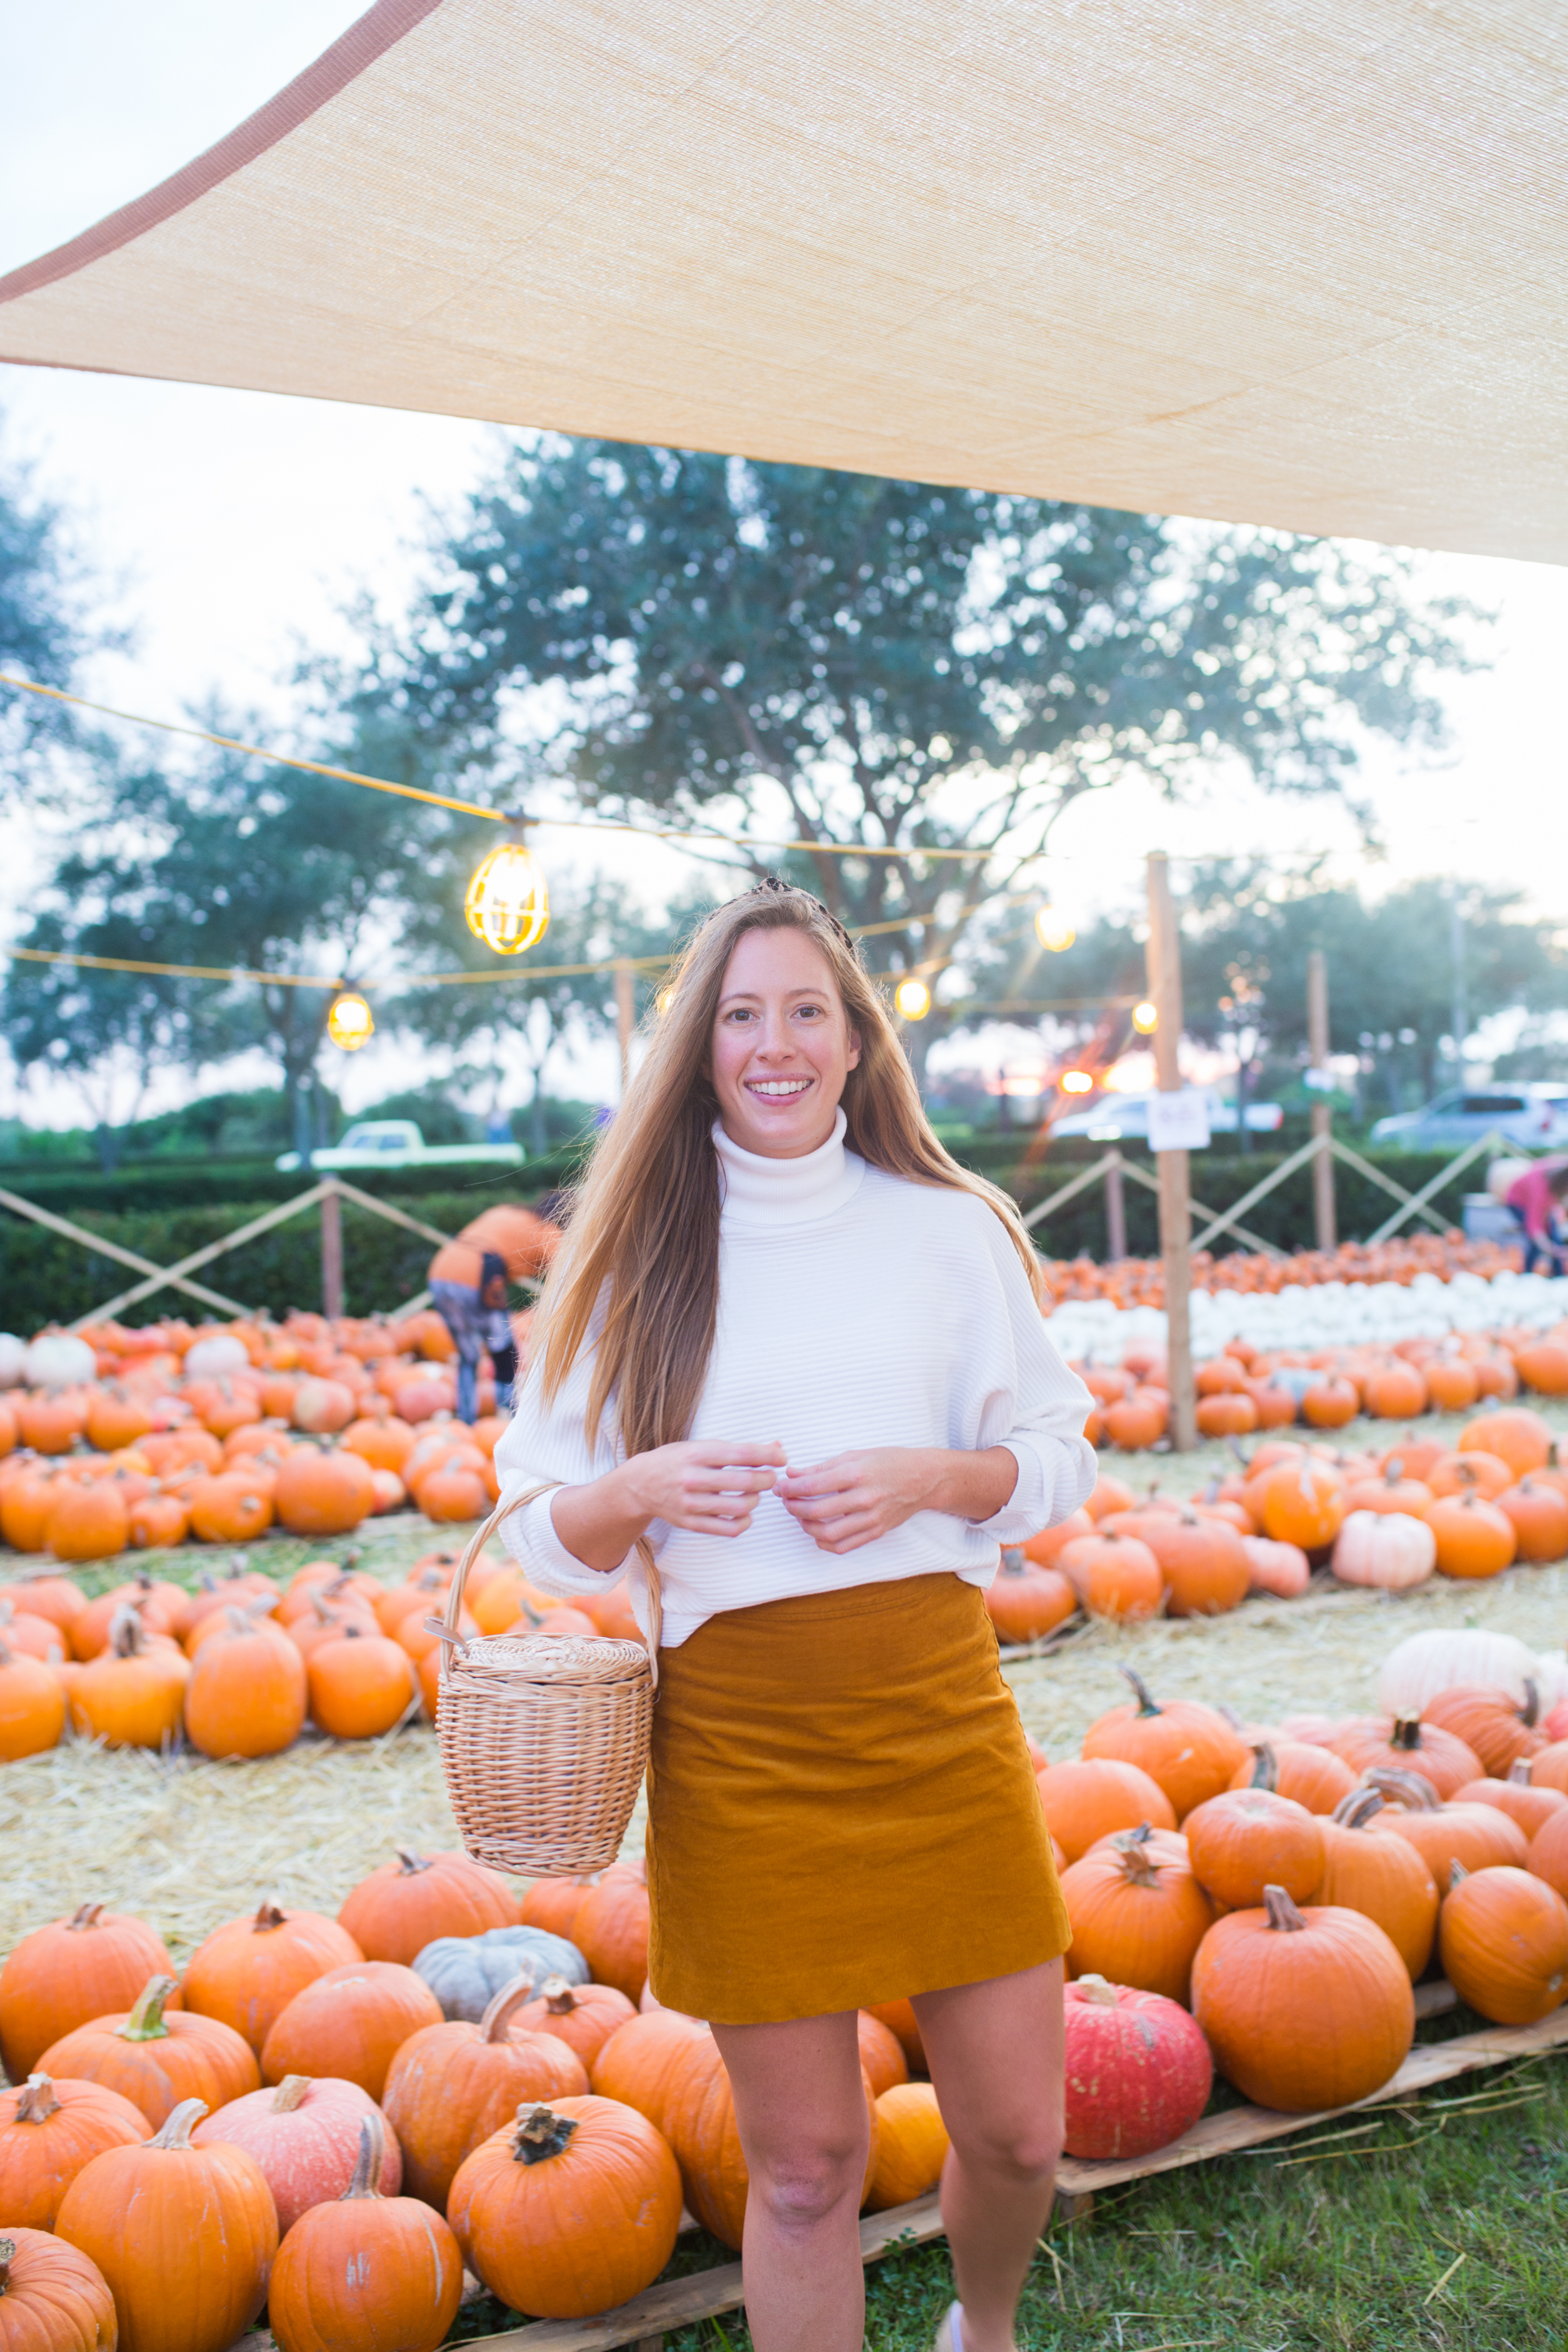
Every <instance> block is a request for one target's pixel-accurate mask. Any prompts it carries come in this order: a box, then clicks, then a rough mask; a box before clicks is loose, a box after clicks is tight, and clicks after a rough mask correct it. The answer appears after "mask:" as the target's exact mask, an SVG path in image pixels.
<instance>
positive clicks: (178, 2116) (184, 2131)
mask: <svg viewBox="0 0 1568 2352" xmlns="http://www.w3.org/2000/svg"><path fill="white" fill-rule="evenodd" d="M206 2111H207V2103H206V2101H205V2099H182V2100H181V2101H180V2104H179V2105H178V2106H177V2107H176V2108H175V2109H174V2114H173V2115H172V2116H170V2117H169V2120H168V2122H167V2123H166V2124H165V2125H164V2126H163V2130H162V2131H156V2132H154V2133H153V2137H152V2138H151V2139H150V2140H148V2141H147V2143H146V2145H147V2147H190V2144H191V2126H192V2125H193V2124H194V2123H195V2121H196V2120H197V2118H198V2117H199V2116H205V2113H206Z"/></svg>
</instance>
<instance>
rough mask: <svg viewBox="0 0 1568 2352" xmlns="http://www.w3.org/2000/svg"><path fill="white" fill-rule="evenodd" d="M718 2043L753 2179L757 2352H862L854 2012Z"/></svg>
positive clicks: (751, 2264)
mask: <svg viewBox="0 0 1568 2352" xmlns="http://www.w3.org/2000/svg"><path fill="white" fill-rule="evenodd" d="M713 2034H714V2039H715V2040H716V2041H717V2042H718V2044H719V2047H720V2049H721V2052H722V2053H723V2057H724V2063H725V2065H726V2066H727V2067H728V2068H729V2070H730V2081H731V2084H732V2085H733V2087H734V2093H735V2119H736V2122H737V2123H738V2125H739V2126H740V2133H741V2146H742V2149H743V2150H744V2152H745V2158H746V2169H747V2171H748V2173H749V2174H750V2175H751V2190H750V2193H749V2195H748V2197H747V2200H746V2227H745V2233H744V2242H743V2243H742V2250H741V2259H742V2263H743V2265H744V2269H745V2279H746V2323H747V2326H749V2327H750V2329H751V2333H752V2343H753V2345H754V2346H755V2347H756V2352H860V2346H861V2342H862V2339H863V2337H864V2336H865V2330H866V2279H865V2273H864V2271H863V2270H862V2268H861V2264H860V2231H859V2225H858V2217H859V2211H860V2193H861V2189H862V2187H863V2184H864V2181H865V2177H866V2159H867V2156H868V2151H869V2147H870V2122H869V2118H868V2115H867V2112H866V2095H865V2092H864V2090H863V2089H862V2087H861V2080H860V2055H859V2048H858V2041H857V2036H856V2025H855V2011H853V2010H852V2009H851V2010H844V2011H840V2012H839V2013H838V2014H837V2015H836V2016H832V2017H807V2018H799V2019H796V2020H795V2021H792V2022H791V2023H789V2024H786V2025H716V2026H715V2027H714V2028H713Z"/></svg>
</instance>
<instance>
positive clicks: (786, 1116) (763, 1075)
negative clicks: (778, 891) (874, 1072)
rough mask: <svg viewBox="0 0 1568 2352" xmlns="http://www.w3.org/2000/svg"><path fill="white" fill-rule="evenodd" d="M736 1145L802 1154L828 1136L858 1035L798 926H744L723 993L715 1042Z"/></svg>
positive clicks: (769, 1156)
mask: <svg viewBox="0 0 1568 2352" xmlns="http://www.w3.org/2000/svg"><path fill="white" fill-rule="evenodd" d="M710 1055H711V1063H710V1074H711V1076H712V1081H713V1091H714V1093H715V1094H716V1095H717V1096H718V1097H719V1118H720V1121H721V1125H722V1127H723V1129H724V1132H725V1134H726V1135H727V1136H728V1137H729V1139H730V1140H731V1143H738V1144H739V1145H740V1147H741V1149H742V1151H755V1152H757V1153H759V1154H760V1155H761V1157H762V1158H763V1159H764V1160H798V1159H800V1158H801V1157H802V1155H803V1154H804V1153H805V1152H807V1151H815V1150H816V1149H817V1147H818V1146H819V1145H820V1144H824V1143H826V1141H827V1139H828V1137H829V1136H830V1135H831V1134H832V1132H833V1114H834V1112H835V1111H836V1110H837V1108H838V1098H839V1097H840V1095H842V1093H843V1092H844V1081H845V1080H846V1078H847V1076H849V1073H850V1071H851V1070H852V1069H854V1067H855V1066H856V1064H857V1063H858V1061H859V1059H860V1040H859V1038H858V1036H857V1035H856V1034H855V1032H854V1031H853V1030H852V1029H851V1028H850V1026H849V1021H848V1016H847V1013H845V1010H844V1001H843V999H842V997H841V996H840V995H839V993H838V991H837V987H836V986H835V984H834V980H833V973H832V970H831V968H830V966H829V964H828V961H827V959H826V956H825V955H824V954H823V952H822V950H821V949H820V948H819V947H817V946H816V943H815V941H813V940H810V939H808V938H807V936H806V934H805V932H804V931H802V930H797V929H795V928H794V926H793V925H792V926H790V927H789V928H787V929H779V930H774V931H746V932H744V933H743V934H742V937H741V939H740V940H738V941H737V943H736V947H735V951H734V953H733V955H732V956H731V958H730V961H729V965H728V968H727V969H726V971H725V973H724V980H723V984H722V986H721V989H720V991H719V1010H718V1012H717V1013H716V1015H715V1016H714V1022H713V1037H712V1044H711V1047H710Z"/></svg>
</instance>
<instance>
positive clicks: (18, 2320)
mask: <svg viewBox="0 0 1568 2352" xmlns="http://www.w3.org/2000/svg"><path fill="white" fill-rule="evenodd" d="M123 2341H124V2339H123V2337H122V2336H121V2330H120V2322H119V2319H118V2317H117V2316H116V2314H115V2309H114V2297H113V2296H112V2294H110V2291H109V2282H108V2280H107V2279H106V2278H105V2277H104V2275H103V2273H102V2272H101V2271H100V2269H99V2267H98V2265H97V2263H92V2262H89V2260H88V2258H87V2256H86V2255H85V2254H81V2253H79V2252H77V2250H76V2248H75V2247H74V2246H68V2245H66V2244H64V2243H63V2242H61V2240H59V2239H58V2238H57V2237H53V2236H51V2234H50V2233H49V2231H47V2230H30V2229H27V2228H26V2227H25V2226H24V2225H23V2224H22V2223H21V2222H17V2223H16V2224H15V2226H10V2225H7V2228H6V2230H5V2235H4V2237H0V2352H114V2347H115V2345H116V2344H117V2343H120V2342H123ZM128 2352H129V2347H128Z"/></svg>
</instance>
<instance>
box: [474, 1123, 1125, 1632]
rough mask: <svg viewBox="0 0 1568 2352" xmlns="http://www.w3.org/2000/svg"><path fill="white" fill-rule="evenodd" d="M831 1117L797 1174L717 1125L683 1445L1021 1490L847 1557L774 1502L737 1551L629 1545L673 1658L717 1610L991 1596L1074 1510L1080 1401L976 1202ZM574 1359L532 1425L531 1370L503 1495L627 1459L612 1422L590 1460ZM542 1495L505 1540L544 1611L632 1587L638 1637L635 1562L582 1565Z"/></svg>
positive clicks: (703, 1538)
mask: <svg viewBox="0 0 1568 2352" xmlns="http://www.w3.org/2000/svg"><path fill="white" fill-rule="evenodd" d="M844 1136H845V1118H844V1114H843V1112H842V1111H840V1112H839V1113H838V1116H837V1125H836V1128H835V1131H834V1133H833V1135H832V1137H831V1138H830V1139H829V1140H828V1141H827V1142H826V1143H825V1144H823V1145H822V1146H821V1148H820V1149H819V1150H816V1151H813V1152H810V1153H808V1154H806V1155H805V1157H804V1158H802V1159H798V1160H766V1159H763V1158H760V1157H759V1156H757V1155H756V1154H755V1153H752V1152H749V1151H742V1150H740V1148H739V1147H738V1146H737V1145H736V1144H734V1143H732V1142H731V1140H730V1139H729V1137H728V1136H727V1135H726V1134H725V1133H724V1132H723V1129H721V1128H720V1127H717V1126H716V1127H715V1129H714V1130H713V1142H714V1149H715V1150H716V1151H717V1152H718V1155H719V1162H720V1171H721V1186H722V1192H721V1202H722V1207H721V1225H720V1244H719V1313H718V1328H717V1330H716V1332H715V1335H714V1341H713V1351H712V1355H711V1358H710V1362H709V1367H708V1377H707V1381H706V1382H705V1384H704V1386H703V1390H702V1394H701V1397H700V1402H699V1403H698V1407H697V1411H696V1412H695V1414H694V1416H693V1418H692V1423H691V1435H692V1437H693V1438H727V1439H730V1440H731V1441H734V1442H736V1443H745V1442H748V1441H751V1442H755V1443H757V1444H766V1443H767V1442H769V1441H770V1440H772V1439H774V1438H776V1439H778V1440H779V1441H780V1442H781V1443H782V1444H783V1445H784V1451H785V1455H786V1458H787V1460H788V1462H789V1465H790V1467H791V1468H792V1469H793V1470H797V1471H798V1470H808V1469H811V1468H813V1467H814V1466H815V1465H817V1464H819V1463H822V1462H826V1461H828V1460H830V1459H831V1458H832V1457H833V1456H834V1455H836V1454H847V1453H849V1452H852V1451H857V1450H859V1449H861V1448H864V1447H869V1446H882V1445H900V1446H942V1447H952V1448H954V1449H962V1450H964V1451H979V1450H982V1449H984V1448H985V1447H987V1446H993V1445H1005V1446H1006V1448H1007V1449H1008V1451H1009V1452H1010V1453H1011V1454H1013V1455H1014V1457H1015V1458H1016V1462H1017V1465H1018V1478H1017V1483H1016V1486H1015V1487H1014V1489H1013V1493H1012V1495H1011V1496H1010V1497H1009V1499H1008V1500H1007V1502H1006V1503H1005V1505H1004V1506H1003V1507H1002V1509H1001V1510H1000V1511H998V1512H997V1513H996V1514H995V1516H994V1517H993V1518H989V1519H985V1520H982V1521H974V1520H969V1519H960V1518H954V1517H949V1516H948V1515H947V1514H945V1513H943V1512H939V1511H920V1512H917V1513H916V1515H915V1516H914V1517H913V1518H910V1519H907V1520H906V1521H905V1522H904V1524H903V1526H902V1527H900V1528H895V1529H894V1530H893V1531H892V1533H891V1534H890V1535H886V1536H879V1537H878V1538H875V1540H874V1541H872V1542H870V1543H868V1544H864V1545H862V1546H861V1547H860V1549H858V1550H856V1551H852V1552H847V1553H844V1554H842V1555H835V1554H833V1553H831V1552H826V1551H820V1550H818V1549H817V1547H816V1544H815V1543H814V1542H813V1541H812V1539H811V1538H810V1537H809V1536H808V1535H807V1534H806V1532H805V1528H802V1527H801V1526H800V1525H799V1523H798V1522H797V1521H796V1520H795V1519H793V1518H792V1517H790V1515H789V1513H788V1512H787V1511H786V1510H785V1508H784V1505H783V1504H782V1503H781V1502H780V1501H779V1500H778V1498H777V1496H773V1495H764V1496H762V1497H761V1498H760V1499H759V1501H758V1504H757V1507H756V1510H755V1513H754V1516H753V1517H752V1524H751V1526H750V1528H748V1529H747V1530H746V1532H745V1534H743V1535H741V1536H732V1537H730V1536H709V1535H693V1534H690V1533H689V1532H688V1531H687V1530H685V1529H683V1528H670V1527H668V1526H667V1525H666V1524H665V1523H664V1521H662V1520H658V1519H656V1520H654V1521H653V1522H652V1523H651V1525H650V1526H649V1528H648V1530H647V1535H648V1539H649V1541H650V1543H651V1544H652V1547H653V1549H654V1553H655V1556H656V1558H657V1559H658V1568H659V1581H660V1584H661V1586H662V1588H663V1601H664V1636H663V1638H664V1642H665V1643H666V1645H667V1646H668V1647H671V1648H673V1647H675V1646H676V1645H677V1644H678V1643H681V1642H684V1641H685V1640H687V1639H688V1638H689V1635H690V1634H692V1633H695V1632H696V1630H697V1628H698V1627H699V1626H700V1624H702V1623H703V1622H704V1621H705V1620H706V1619H707V1618H709V1617H710V1616H712V1615H714V1614H715V1613H716V1612H718V1611H720V1610H722V1609H747V1608H751V1607H752V1606H753V1605H754V1604H756V1603H757V1602H759V1601H781V1600H784V1599H785V1598H787V1597H789V1596H790V1595H792V1594H805V1593H815V1592H831V1591H840V1590H842V1589H843V1588H845V1587H847V1586H851V1585H858V1584H880V1583H887V1582H889V1581H891V1580H894V1579H896V1578H899V1577H906V1576H918V1575H924V1574H939V1573H948V1574H956V1575H958V1576H961V1577H963V1579H964V1580H965V1581H966V1582H968V1583H971V1584H978V1585H986V1584H989V1583H990V1581H991V1580H992V1578H993V1577H994V1574H995V1572H996V1569H997V1566H998V1563H999V1559H1000V1548H1001V1546H1003V1545H1004V1544H1017V1543H1022V1542H1023V1541H1024V1540H1025V1538H1026V1537H1028V1536H1031V1535H1034V1534H1035V1533H1037V1530H1038V1529H1040V1528H1046V1527H1049V1526H1051V1525H1052V1524H1053V1523H1054V1522H1055V1521H1056V1520H1058V1519H1062V1518H1065V1517H1067V1515H1068V1512H1069V1511H1072V1510H1074V1509H1076V1507H1078V1505H1079V1503H1081V1502H1082V1501H1083V1500H1084V1498H1085V1496H1087V1495H1088V1494H1089V1492H1090V1490H1091V1488H1092V1487H1093V1485H1094V1479H1095V1459H1094V1453H1093V1449H1092V1448H1091V1447H1090V1446H1089V1444H1088V1443H1087V1442H1086V1440H1085V1438H1084V1436H1083V1434H1082V1432H1083V1424H1084V1420H1085V1416H1086V1415H1087V1413H1088V1412H1089V1404H1090V1398H1089V1391H1088V1390H1087V1389H1086V1388H1085V1387H1084V1385H1083V1383H1082V1381H1079V1379H1078V1378H1077V1376H1076V1375H1075V1374H1074V1373H1072V1372H1069V1371H1068V1369H1067V1366H1066V1365H1065V1364H1064V1363H1063V1362H1062V1360H1061V1358H1060V1357H1059V1356H1058V1354H1057V1351H1056V1349H1054V1348H1053V1346H1052V1345H1051V1342H1050V1340H1049V1339H1047V1336H1046V1331H1045V1328H1044V1325H1043V1323H1042V1321H1041V1317H1040V1310H1039V1307H1038V1306H1037V1303H1036V1301H1035V1299H1034V1298H1033V1297H1032V1296H1031V1295H1030V1290H1029V1285H1028V1282H1027V1280H1026V1276H1025V1274H1024V1269H1023V1267H1022V1266H1021V1265H1020V1264H1019V1262H1018V1258H1017V1255H1016V1251H1015V1249H1014V1247H1013V1244H1012V1243H1011V1241H1010V1240H1009V1239H1008V1237H1007V1234H1006V1233H1005V1230H1004V1228H1003V1225H1002V1223H1001V1221H1000V1220H999V1219H998V1218H997V1217H996V1216H995V1215H994V1213H993V1212H992V1211H991V1210H990V1209H989V1208H987V1207H986V1205H985V1203H984V1201H981V1200H978V1199H977V1198H976V1197H975V1196H974V1195H973V1193H970V1192H952V1191H947V1190H944V1189H941V1188H939V1187H937V1186H934V1185H928V1184H915V1183H910V1182H909V1181H907V1180H906V1179H904V1178H902V1177H898V1176H889V1175H888V1174H887V1173H885V1172H884V1171H882V1170H881V1169H879V1168H872V1167H870V1166H868V1164H867V1162H866V1161H865V1160H860V1159H858V1158H857V1156H856V1155H855V1154H854V1153H853V1152H851V1151H847V1150H846V1149H845V1146H844ZM591 1378H592V1349H591V1348H590V1349H584V1353H583V1355H582V1356H580V1358H579V1359H578V1361H577V1363H576V1364H575V1365H574V1368H573V1370H572V1373H571V1375H570V1376H569V1378H568V1380H567V1381H566V1382H565V1384H564V1385H563V1388H562V1389H561V1391H559V1392H558V1394H557V1395H556V1397H555V1399H554V1401H553V1402H552V1404H551V1405H550V1406H549V1407H548V1408H547V1407H546V1406H545V1405H544V1404H543V1402H542V1391H541V1385H540V1378H539V1370H538V1368H537V1366H536V1367H535V1369H534V1370H533V1371H532V1373H531V1375H530V1377H529V1379H528V1381H527V1382H526V1384H525V1386H524V1388H523V1391H522V1394H521V1399H520V1401H519V1404H518V1410H517V1413H516V1417H515V1419H514V1420H513V1421H512V1423H511V1425H510V1428H509V1429H508V1430H507V1432H506V1433H505V1435H504V1436H503V1437H502V1438H501V1440H500V1444H499V1445H498V1446H497V1447H496V1468H497V1471H498V1473H499V1475H500V1486H501V1493H502V1496H503V1497H504V1496H506V1495H508V1494H517V1493H519V1492H520V1491H521V1490H522V1489H523V1488H524V1487H526V1486H533V1485H536V1484H538V1483H539V1482H540V1481H541V1480H543V1479H547V1478H549V1479H557V1480H559V1481H561V1482H562V1483H563V1484H564V1485H568V1486H581V1485H584V1484H585V1483H586V1482H587V1481H589V1480H591V1479H594V1478H597V1477H600V1476H602V1475H604V1474H605V1472H606V1471H609V1470H612V1469H614V1468H615V1467H616V1465H617V1463H618V1462H620V1461H622V1460H624V1458H625V1455H624V1452H623V1450H622V1448H621V1447H620V1444H619V1442H618V1438H617V1434H616V1427H615V1416H614V1413H613V1412H607V1413H606V1414H605V1417H604V1420H603V1422H602V1423H601V1426H600V1428H599V1430H598V1432H597V1434H596V1436H595V1442H594V1444H592V1445H590V1444H588V1442H587V1439H586V1437H585V1435H584V1408H585V1405H586V1402H587V1396H588V1389H589V1383H590V1381H591ZM551 1499H552V1498H551V1497H550V1496H548V1495H542V1496H539V1497H538V1498H537V1499H536V1500H535V1501H534V1502H532V1503H531V1504H529V1505H528V1506H526V1507H525V1508H524V1509H522V1510H521V1511H519V1512H517V1513H516V1514H514V1516H513V1517H511V1518H510V1519H509V1520H508V1521H507V1522H506V1523H505V1527H504V1528H503V1531H502V1532H503V1534H504V1537H505V1540H506V1542H507V1544H508V1546H509V1548H510V1550H511V1552H512V1553H513V1555H514V1556H515V1558H516V1559H518V1561H519V1562H520V1564H521V1567H522V1568H523V1570H525V1571H526V1573H527V1575H528V1576H529V1578H530V1579H531V1580H532V1582H534V1583H535V1584H537V1585H538V1586H539V1587H540V1588H541V1589H542V1591H546V1592H554V1593H563V1594H573V1593H583V1592H595V1591H600V1592H602V1591H604V1590H605V1586H606V1585H607V1584H610V1583H613V1582H614V1581H615V1580H616V1577H618V1576H620V1575H621V1574H624V1573H629V1576H630V1591H631V1599H632V1605H633V1608H634V1610H635V1612H636V1613H637V1619H638V1622H640V1623H643V1624H644V1625H645V1627H646V1623H647V1597H646V1593H645V1591H644V1590H643V1588H644V1584H645V1578H644V1575H643V1570H642V1568H641V1565H640V1562H639V1561H638V1559H637V1553H636V1551H635V1550H634V1551H632V1552H631V1553H629V1554H628V1556H627V1558H626V1560H624V1561H623V1562H622V1564H621V1567H620V1568H619V1569H617V1570H615V1571H613V1572H612V1573H608V1574H606V1573H605V1572H603V1571H600V1570H595V1569H591V1568H587V1567H584V1564H583V1562H582V1561H581V1560H579V1559H575V1558H574V1555H573V1554H572V1553H571V1552H569V1551H568V1550H567V1549H566V1547H565V1546H564V1544H563V1542H562V1541H561V1538H560V1537H559V1536H558V1535H557V1534H556V1531H555V1523H554V1520H553V1518H552V1516H551Z"/></svg>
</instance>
